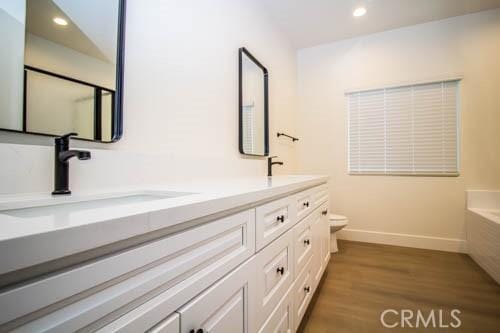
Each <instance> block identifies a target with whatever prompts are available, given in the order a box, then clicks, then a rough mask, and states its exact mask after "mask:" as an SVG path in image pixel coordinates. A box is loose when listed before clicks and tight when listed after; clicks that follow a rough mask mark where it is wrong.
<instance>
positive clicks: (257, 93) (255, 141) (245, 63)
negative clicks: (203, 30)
mask: <svg viewBox="0 0 500 333" xmlns="http://www.w3.org/2000/svg"><path fill="white" fill-rule="evenodd" d="M239 66H240V110H239V113H240V153H242V154H246V155H257V156H266V155H267V154H268V151H269V148H268V146H269V145H268V91H267V89H268V87H267V85H268V83H267V80H268V78H267V77H268V73H267V69H266V68H265V67H264V66H263V65H262V64H261V63H260V62H259V61H258V60H257V59H255V57H253V56H252V55H251V54H250V52H248V50H246V49H245V48H241V49H240V64H239Z"/></svg>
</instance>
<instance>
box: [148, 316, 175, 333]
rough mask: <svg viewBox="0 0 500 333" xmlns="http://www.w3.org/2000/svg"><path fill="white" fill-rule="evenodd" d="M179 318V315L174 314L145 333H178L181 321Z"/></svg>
mask: <svg viewBox="0 0 500 333" xmlns="http://www.w3.org/2000/svg"><path fill="white" fill-rule="evenodd" d="M179 318H180V316H179V314H178V313H174V314H172V315H170V316H169V317H168V318H167V319H165V320H163V321H161V322H160V323H159V324H158V325H156V326H155V327H153V328H152V329H150V330H148V331H147V333H180V331H181V326H180V325H181V321H180V319H179Z"/></svg>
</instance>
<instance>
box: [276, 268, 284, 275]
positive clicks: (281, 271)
mask: <svg viewBox="0 0 500 333" xmlns="http://www.w3.org/2000/svg"><path fill="white" fill-rule="evenodd" d="M276 272H277V273H280V274H281V275H283V274H285V267H278V268H277V269H276Z"/></svg>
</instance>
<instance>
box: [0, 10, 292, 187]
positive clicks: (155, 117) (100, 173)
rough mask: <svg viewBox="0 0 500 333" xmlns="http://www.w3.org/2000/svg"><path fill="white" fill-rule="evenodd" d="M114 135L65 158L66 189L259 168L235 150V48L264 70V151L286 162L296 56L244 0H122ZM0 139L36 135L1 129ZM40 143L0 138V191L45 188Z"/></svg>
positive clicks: (47, 151) (48, 166) (262, 166)
mask: <svg viewBox="0 0 500 333" xmlns="http://www.w3.org/2000/svg"><path fill="white" fill-rule="evenodd" d="M126 30H127V32H126V55H125V57H126V63H125V99H124V106H125V108H124V127H125V128H124V136H123V139H122V140H121V141H119V142H118V143H116V144H110V145H102V144H99V145H96V144H91V145H89V144H86V143H82V142H79V143H76V144H75V145H76V146H77V147H97V148H103V149H106V150H98V151H94V154H93V158H92V160H90V161H85V162H80V161H72V162H71V164H72V166H71V168H72V169H71V174H70V177H71V182H72V187H73V189H74V190H76V191H78V190H82V189H93V188H101V187H108V186H117V185H126V184H145V183H148V182H163V181H175V180H180V179H193V178H203V177H205V178H207V177H212V178H213V177H236V176H254V175H265V173H266V162H265V160H264V159H254V158H243V157H242V156H241V155H239V153H238V48H239V47H241V46H245V47H247V48H248V49H249V51H250V52H252V53H253V54H254V55H255V56H256V57H257V59H259V61H261V62H262V63H263V64H264V65H265V66H266V67H267V68H268V69H269V72H270V114H271V116H270V138H271V152H272V153H273V154H276V155H279V156H280V157H281V158H282V160H284V161H285V166H284V167H276V173H290V172H292V171H293V170H294V166H295V154H294V149H295V146H293V145H291V144H290V143H288V141H286V140H283V141H281V138H280V140H278V139H277V138H276V136H275V133H276V132H277V131H278V130H279V131H286V132H291V133H294V132H295V108H296V104H297V103H296V57H295V51H294V50H293V48H292V47H291V46H290V45H289V43H288V41H287V40H286V38H285V37H284V36H283V35H282V34H281V33H280V32H279V31H278V30H277V29H275V27H274V26H273V24H272V23H271V22H270V20H269V19H268V18H267V17H266V16H265V15H263V11H262V10H261V8H259V7H258V5H257V4H255V2H254V1H251V0H214V1H201V0H200V1H194V2H193V1H190V2H186V1H175V0H169V1H165V0H148V1H144V0H129V1H128V8H127V28H126ZM0 141H1V142H10V143H12V142H13V143H33V142H37V143H42V144H50V143H51V141H52V140H44V139H40V138H37V139H36V141H35V139H33V138H31V139H30V138H28V137H26V136H20V135H12V134H5V133H4V134H2V135H0ZM52 154H53V152H52V149H51V148H50V147H40V146H26V145H13V144H1V145H0V155H1V156H2V161H8V162H7V163H0V184H1V185H0V193H19V192H37V191H44V192H47V191H50V190H51V187H52V163H53V161H52V158H53V156H52Z"/></svg>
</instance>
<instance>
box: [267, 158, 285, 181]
mask: <svg viewBox="0 0 500 333" xmlns="http://www.w3.org/2000/svg"><path fill="white" fill-rule="evenodd" d="M275 157H278V156H271V157H268V158H267V176H268V177H271V176H272V175H273V165H274V164H278V165H283V162H273V158H275Z"/></svg>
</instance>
